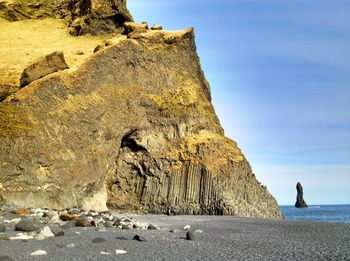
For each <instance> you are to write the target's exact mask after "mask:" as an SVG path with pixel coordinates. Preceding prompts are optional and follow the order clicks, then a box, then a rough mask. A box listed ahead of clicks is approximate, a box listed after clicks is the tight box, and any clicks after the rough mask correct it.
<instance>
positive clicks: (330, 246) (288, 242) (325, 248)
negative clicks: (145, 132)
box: [0, 215, 350, 260]
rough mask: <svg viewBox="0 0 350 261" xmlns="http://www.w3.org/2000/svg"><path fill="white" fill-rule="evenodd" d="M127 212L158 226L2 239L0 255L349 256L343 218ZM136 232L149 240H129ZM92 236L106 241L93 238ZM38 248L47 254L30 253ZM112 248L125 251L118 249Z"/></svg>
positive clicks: (66, 257)
mask: <svg viewBox="0 0 350 261" xmlns="http://www.w3.org/2000/svg"><path fill="white" fill-rule="evenodd" d="M131 216H132V217H134V218H135V219H136V220H137V221H140V222H148V223H152V224H156V225H158V226H160V229H159V230H136V229H131V230H121V229H117V228H106V229H105V230H104V229H102V230H101V231H96V228H92V227H89V228H72V229H68V230H65V236H63V237H51V238H48V239H45V240H27V241H22V240H0V256H4V255H8V256H10V257H11V258H13V259H14V260H350V225H347V224H333V223H316V222H291V221H275V220H263V219H250V218H238V217H230V216H224V217H222V216H172V217H168V216H158V215H145V216H140V215H131ZM186 225H189V226H191V231H192V232H194V235H195V237H196V240H195V241H188V240H186V239H185V237H186V231H184V230H183V228H184V227H185V226H186ZM52 230H54V227H52ZM56 230H57V229H56ZM170 230H174V231H173V232H169V231H170ZM196 230H202V231H203V232H202V233H200V232H201V231H196ZM195 231H196V232H195ZM174 232H175V233H174ZM198 232H199V233H198ZM0 235H1V234H0ZM135 235H140V236H141V237H143V238H144V239H146V240H147V241H146V242H140V241H136V240H132V239H133V237H134V236H135ZM95 238H103V239H106V241H104V242H100V243H93V241H92V240H93V239H95ZM72 244H74V246H73V245H72ZM36 250H44V251H46V252H47V255H44V256H30V254H31V253H33V252H34V251H36ZM116 250H124V251H126V253H124V254H116ZM101 252H105V253H104V254H101ZM0 260H1V259H0Z"/></svg>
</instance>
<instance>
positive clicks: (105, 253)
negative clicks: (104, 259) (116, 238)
mask: <svg viewBox="0 0 350 261" xmlns="http://www.w3.org/2000/svg"><path fill="white" fill-rule="evenodd" d="M110 254H111V253H108V252H106V251H101V255H110Z"/></svg>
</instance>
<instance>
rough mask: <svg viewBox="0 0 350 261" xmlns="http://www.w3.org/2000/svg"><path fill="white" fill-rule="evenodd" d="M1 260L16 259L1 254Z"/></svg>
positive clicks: (9, 260)
mask: <svg viewBox="0 0 350 261" xmlns="http://www.w3.org/2000/svg"><path fill="white" fill-rule="evenodd" d="M0 261H15V260H14V259H13V258H12V257H9V256H0Z"/></svg>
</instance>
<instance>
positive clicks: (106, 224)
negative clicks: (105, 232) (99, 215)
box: [104, 221, 113, 227]
mask: <svg viewBox="0 0 350 261" xmlns="http://www.w3.org/2000/svg"><path fill="white" fill-rule="evenodd" d="M104 226H105V227H113V224H112V222H110V221H106V222H105V223H104Z"/></svg>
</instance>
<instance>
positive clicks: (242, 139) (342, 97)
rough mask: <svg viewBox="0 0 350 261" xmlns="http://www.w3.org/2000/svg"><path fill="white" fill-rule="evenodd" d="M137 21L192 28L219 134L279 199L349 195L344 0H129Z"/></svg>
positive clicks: (320, 200) (348, 53)
mask: <svg viewBox="0 0 350 261" xmlns="http://www.w3.org/2000/svg"><path fill="white" fill-rule="evenodd" d="M128 6H129V9H130V11H131V12H132V14H133V16H134V18H135V20H136V21H138V22H142V21H147V22H148V23H149V24H151V25H152V24H161V25H163V27H164V29H166V30H179V29H185V28H188V27H191V26H193V27H195V32H196V43H197V49H198V53H199V56H200V58H201V62H202V67H203V70H204V72H205V74H206V77H207V79H208V80H209V82H210V85H211V89H212V97H213V103H214V106H215V109H216V112H217V114H218V116H219V118H220V121H221V123H222V125H223V127H224V129H225V133H226V135H227V136H229V137H230V138H232V139H234V140H235V141H237V142H238V144H239V146H240V148H241V149H242V151H243V152H244V154H245V155H246V157H247V158H248V160H249V162H250V163H251V165H252V168H253V170H254V172H255V174H256V176H257V178H258V179H259V180H260V181H261V182H262V183H263V184H265V185H267V187H268V189H269V191H270V192H271V193H272V194H273V195H274V196H275V197H276V199H277V201H278V202H279V204H283V205H284V204H294V202H295V196H296V195H295V194H296V192H295V184H296V183H297V182H298V181H300V182H301V183H302V184H303V186H304V194H305V200H306V201H307V203H309V204H327V203H350V16H349V12H350V1H345V0H332V1H329V0H327V1H326V0H317V1H315V0H302V1H301V0H293V1H287V0H218V1H209V0H201V1H199V0H193V1H191V0H187V1H185V0H178V1H173V0H171V1H170V0H162V1H155V0H147V1H139V0H129V1H128Z"/></svg>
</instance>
